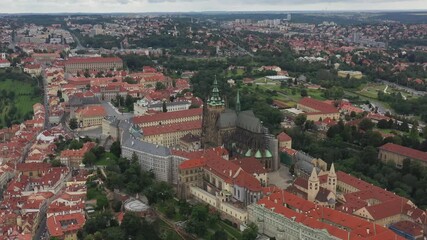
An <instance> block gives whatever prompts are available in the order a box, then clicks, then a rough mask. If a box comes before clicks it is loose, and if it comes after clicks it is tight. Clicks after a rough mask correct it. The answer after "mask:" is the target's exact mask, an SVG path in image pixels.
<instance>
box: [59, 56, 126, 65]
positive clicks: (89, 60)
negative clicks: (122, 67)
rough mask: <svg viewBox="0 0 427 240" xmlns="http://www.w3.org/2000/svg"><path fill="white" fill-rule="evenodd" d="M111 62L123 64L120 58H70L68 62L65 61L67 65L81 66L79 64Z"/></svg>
mask: <svg viewBox="0 0 427 240" xmlns="http://www.w3.org/2000/svg"><path fill="white" fill-rule="evenodd" d="M109 62H117V63H123V61H122V59H120V58H118V57H110V58H103V57H91V58H70V59H68V60H67V61H65V64H66V65H67V64H79V63H109Z"/></svg>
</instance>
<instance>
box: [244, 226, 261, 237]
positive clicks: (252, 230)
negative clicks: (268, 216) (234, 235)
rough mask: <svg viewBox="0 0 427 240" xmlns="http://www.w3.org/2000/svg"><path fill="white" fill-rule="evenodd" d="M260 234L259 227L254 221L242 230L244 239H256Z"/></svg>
mask: <svg viewBox="0 0 427 240" xmlns="http://www.w3.org/2000/svg"><path fill="white" fill-rule="evenodd" d="M257 236H258V227H257V226H256V225H255V224H254V223H250V224H249V225H248V227H247V228H246V229H245V230H244V231H243V232H242V240H255V239H256V238H257Z"/></svg>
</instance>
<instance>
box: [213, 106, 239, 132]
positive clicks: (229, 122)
mask: <svg viewBox="0 0 427 240" xmlns="http://www.w3.org/2000/svg"><path fill="white" fill-rule="evenodd" d="M236 122H237V114H236V111H233V110H230V109H227V110H225V111H224V112H223V113H221V114H220V115H219V118H218V121H217V127H219V128H230V127H235V126H236Z"/></svg>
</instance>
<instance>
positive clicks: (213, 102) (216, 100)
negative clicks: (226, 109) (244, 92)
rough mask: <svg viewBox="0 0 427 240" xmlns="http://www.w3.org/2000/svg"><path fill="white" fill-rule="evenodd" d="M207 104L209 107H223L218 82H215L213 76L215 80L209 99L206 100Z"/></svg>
mask: <svg viewBox="0 0 427 240" xmlns="http://www.w3.org/2000/svg"><path fill="white" fill-rule="evenodd" d="M207 102H208V104H209V105H210V106H223V105H224V100H222V99H221V96H220V95H219V89H218V81H217V80H216V76H215V80H214V82H213V86H212V92H211V97H210V98H209V99H208V101H207Z"/></svg>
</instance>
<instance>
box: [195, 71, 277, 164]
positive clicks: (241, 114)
mask: <svg viewBox="0 0 427 240" xmlns="http://www.w3.org/2000/svg"><path fill="white" fill-rule="evenodd" d="M202 129H203V131H202V144H203V146H204V148H210V147H217V146H224V147H226V148H227V149H228V150H229V152H230V154H231V158H243V157H244V158H249V157H254V158H256V159H257V160H258V161H260V162H261V163H262V164H263V166H264V167H265V169H267V170H268V171H275V170H277V169H278V168H279V157H278V141H277V139H276V138H275V137H274V136H273V135H272V134H270V133H269V131H268V129H267V128H266V127H264V126H263V124H262V121H261V120H260V119H259V118H257V117H256V116H255V114H254V113H253V111H252V110H246V111H241V105H240V95H239V91H237V98H236V108H235V109H229V108H226V103H225V101H224V99H223V98H222V97H221V95H220V91H219V89H218V82H217V80H216V79H215V80H214V83H213V88H212V91H211V94H210V96H209V97H208V98H207V100H206V104H205V106H204V109H203V128H202Z"/></svg>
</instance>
